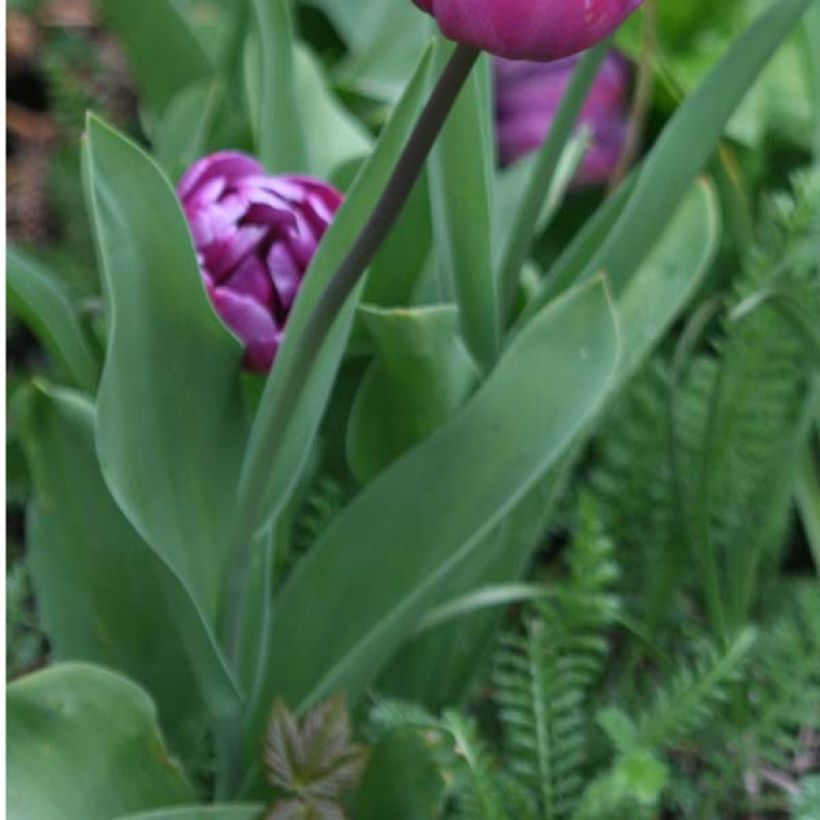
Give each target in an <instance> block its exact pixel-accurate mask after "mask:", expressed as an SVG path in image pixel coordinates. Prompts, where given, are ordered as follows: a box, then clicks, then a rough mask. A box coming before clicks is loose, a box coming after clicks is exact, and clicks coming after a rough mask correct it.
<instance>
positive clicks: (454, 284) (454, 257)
mask: <svg viewBox="0 0 820 820" xmlns="http://www.w3.org/2000/svg"><path fill="white" fill-rule="evenodd" d="M452 49H453V46H452V44H450V43H446V41H444V40H441V39H440V40H438V41H437V50H436V59H435V60H434V65H435V66H436V67H437V68H438V69H441V68H442V67H443V66H444V64H445V63H446V61H447V59H448V57H449V56H450V54H451V53H452ZM490 99H491V88H490V64H489V58H486V57H485V58H482V60H481V61H480V62H479V64H478V65H477V66H476V68H475V70H474V71H473V73H472V74H471V76H470V78H469V79H468V81H467V83H466V84H465V86H464V89H463V90H462V92H461V94H460V95H459V97H458V100H457V101H456V104H455V105H454V106H453V110H452V111H451V112H450V115H449V117H448V118H447V122H446V124H445V125H444V128H443V129H442V132H441V136H440V137H439V139H438V141H437V143H436V147H435V148H434V149H433V152H432V153H431V155H430V171H429V175H428V176H429V180H430V196H431V202H432V213H433V233H434V237H435V240H436V241H435V247H436V249H437V250H438V251H439V252H440V253H441V254H442V259H441V260H440V265H441V267H442V269H443V271H444V277H445V279H446V281H447V283H448V285H449V287H450V288H451V290H452V293H453V294H454V296H455V298H456V301H457V302H458V305H459V308H460V311H461V325H462V328H463V333H464V338H465V340H466V341H467V344H468V346H469V348H470V350H471V351H472V353H473V355H474V356H475V357H476V360H477V361H478V362H479V363H480V364H481V365H482V367H483V369H484V370H485V371H486V370H489V368H491V367H492V365H493V364H494V362H495V360H496V358H497V357H498V350H499V346H500V338H499V337H500V332H501V326H500V315H501V314H500V309H499V294H498V287H497V283H496V280H495V275H494V271H493V248H492V238H493V230H492V218H491V214H492V195H493V190H492V182H493V166H494V164H495V152H494V149H495V145H494V142H493V137H492V131H491V125H490V110H491V104H490Z"/></svg>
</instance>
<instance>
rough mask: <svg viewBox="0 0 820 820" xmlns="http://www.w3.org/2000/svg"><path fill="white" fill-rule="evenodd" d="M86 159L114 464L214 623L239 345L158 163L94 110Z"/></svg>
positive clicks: (124, 488)
mask: <svg viewBox="0 0 820 820" xmlns="http://www.w3.org/2000/svg"><path fill="white" fill-rule="evenodd" d="M84 158H85V162H86V173H87V181H88V190H89V192H90V200H91V212H92V215H93V223H94V228H95V234H96V240H97V245H98V249H99V255H100V259H101V262H102V267H103V272H104V280H105V285H106V296H107V300H108V305H109V309H110V314H111V322H110V327H111V330H110V334H109V341H108V352H107V356H106V362H105V367H104V370H103V375H102V380H101V382H100V390H99V396H98V401H97V431H96V434H97V447H98V450H99V454H100V462H101V464H102V470H103V475H104V476H105V480H106V483H107V484H108V486H109V487H110V489H111V492H112V494H113V496H114V498H115V499H116V500H117V503H118V504H119V505H120V506H121V507H122V509H123V510H124V512H125V514H126V516H127V517H128V518H129V520H130V521H131V523H132V524H133V525H134V527H135V528H136V529H137V531H138V532H139V533H140V534H141V535H142V536H143V538H145V540H146V541H147V542H148V543H149V544H150V545H151V547H152V548H153V549H154V550H156V552H157V554H158V555H159V556H160V557H161V558H162V559H163V560H164V561H165V562H166V563H167V564H168V566H169V567H171V569H173V571H174V572H175V573H176V575H177V576H178V577H179V578H180V580H181V582H182V583H183V585H184V586H185V587H186V589H187V590H188V592H189V593H190V594H191V596H192V597H193V598H194V600H196V601H197V602H198V603H199V605H200V606H201V607H202V610H203V612H204V613H205V616H206V619H207V620H208V621H209V622H210V623H214V621H215V618H216V614H217V610H218V607H219V604H220V591H221V586H222V583H223V577H224V573H225V565H226V561H227V559H228V558H229V556H228V555H227V554H226V545H225V537H226V532H227V528H228V522H229V520H230V518H231V515H232V512H233V498H234V496H235V492H236V482H237V477H238V471H239V463H240V460H241V457H242V453H243V450H244V443H245V436H246V413H245V408H244V405H243V400H242V393H241V390H240V380H239V377H240V357H241V348H240V346H239V344H238V343H237V342H236V340H235V339H233V337H232V336H231V335H230V334H229V333H228V331H227V330H226V329H225V327H224V326H223V325H222V323H221V322H220V320H219V319H218V318H217V316H216V314H215V313H214V311H213V309H212V308H211V305H210V304H209V302H208V297H207V295H206V293H205V289H204V287H203V284H202V281H201V278H200V274H199V269H198V265H197V261H196V256H195V255H194V249H193V245H192V243H191V238H190V235H189V232H188V226H187V224H186V222H185V218H184V216H183V213H182V209H181V206H180V204H179V201H178V200H177V197H176V194H175V192H174V190H173V188H172V187H171V185H170V183H169V182H168V180H167V179H166V178H165V177H164V175H163V174H162V172H161V171H160V170H159V168H158V167H157V166H156V164H155V163H154V162H153V161H152V160H151V159H150V158H149V157H148V156H147V155H146V154H145V153H144V152H143V151H141V150H140V149H139V148H138V147H137V146H136V145H134V144H133V143H132V142H130V141H129V140H127V139H126V138H125V137H123V136H122V135H120V134H118V133H117V132H115V131H114V130H112V129H111V128H109V127H108V126H106V125H105V124H104V123H102V122H101V121H100V120H98V119H96V118H95V117H90V118H89V120H88V136H87V144H86V150H85V157H84Z"/></svg>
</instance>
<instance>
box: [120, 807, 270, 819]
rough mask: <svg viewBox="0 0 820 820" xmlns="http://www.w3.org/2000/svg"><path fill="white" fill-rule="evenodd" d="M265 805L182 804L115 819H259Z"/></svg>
mask: <svg viewBox="0 0 820 820" xmlns="http://www.w3.org/2000/svg"><path fill="white" fill-rule="evenodd" d="M264 811H265V807H264V806H263V805H262V804H257V803H252V804H243V805H239V804H236V805H227V804H226V805H220V806H218V805H213V806H182V807H178V808H170V809H157V810H156V811H146V812H140V813H139V814H129V815H127V816H123V817H119V818H117V820H260V818H261V817H262V814H263V813H264Z"/></svg>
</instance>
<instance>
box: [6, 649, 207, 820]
mask: <svg viewBox="0 0 820 820" xmlns="http://www.w3.org/2000/svg"><path fill="white" fill-rule="evenodd" d="M6 709H7V711H6V718H7V721H8V723H7V735H6V738H7V742H8V750H9V754H8V772H7V776H8V793H7V803H6V810H7V812H8V817H9V820H111V818H112V817H117V816H119V815H121V814H125V813H128V812H134V811H140V810H142V809H150V808H153V807H155V806H167V805H173V804H175V803H185V802H188V801H190V800H191V799H192V798H193V790H192V788H191V786H190V784H189V783H188V781H187V780H186V778H185V776H184V774H183V773H182V770H181V769H180V767H179V766H178V764H177V763H176V762H175V761H174V760H173V759H171V758H170V757H169V756H168V752H167V751H166V749H165V746H164V744H163V741H162V737H161V735H160V733H159V729H158V728H157V724H156V714H155V709H154V705H153V703H151V700H150V698H149V697H148V696H147V695H146V694H145V693H144V692H143V691H142V690H141V689H140V688H139V687H138V686H136V685H135V684H133V683H131V682H130V681H129V680H127V679H126V678H123V677H120V676H119V675H115V674H113V673H111V672H108V671H106V670H105V669H101V668H99V667H95V666H86V665H84V664H64V665H59V666H54V667H51V668H50V669H46V670H45V671H43V672H37V673H35V674H33V675H29V676H27V677H25V678H21V679H20V680H18V681H15V682H14V683H12V684H11V685H10V686H9V687H8V691H7V707H6Z"/></svg>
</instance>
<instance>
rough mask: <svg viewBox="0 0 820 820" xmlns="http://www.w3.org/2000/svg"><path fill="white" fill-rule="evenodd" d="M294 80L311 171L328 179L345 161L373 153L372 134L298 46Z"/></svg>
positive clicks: (321, 70) (312, 57) (311, 55)
mask: <svg viewBox="0 0 820 820" xmlns="http://www.w3.org/2000/svg"><path fill="white" fill-rule="evenodd" d="M295 82H296V95H297V99H298V101H299V108H300V110H301V112H302V114H301V116H302V122H303V123H304V131H305V144H306V145H307V152H308V160H309V162H308V168H309V170H310V172H311V173H312V174H315V175H316V176H318V177H321V178H322V179H329V178H330V177H331V176H332V175H333V172H334V171H336V170H337V169H338V168H339V167H340V166H342V165H344V164H345V163H347V162H350V161H351V160H355V159H362V158H364V157H366V156H369V155H370V152H371V150H372V148H373V139H372V137H371V136H370V134H369V133H368V131H367V129H366V128H365V127H364V126H363V125H362V124H361V123H360V122H359V121H358V120H357V119H356V118H355V117H353V116H352V115H351V114H349V113H348V112H347V111H346V110H345V108H344V107H343V106H342V105H341V103H340V102H339V100H338V99H337V98H336V97H335V95H334V94H333V92H332V91H331V89H330V88H329V87H328V83H327V78H326V77H325V75H324V71H323V69H322V66H321V64H320V63H319V61H318V60H317V59H316V57H314V55H313V54H312V53H311V52H310V51H308V50H307V49H306V48H299V49H297V50H296V79H295Z"/></svg>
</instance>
